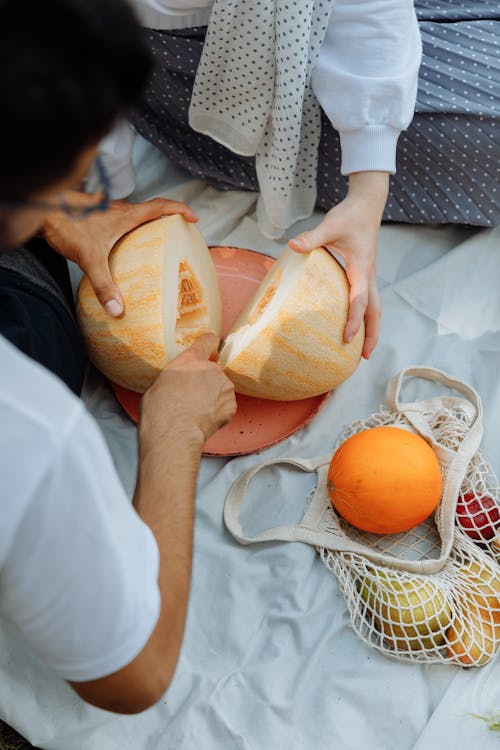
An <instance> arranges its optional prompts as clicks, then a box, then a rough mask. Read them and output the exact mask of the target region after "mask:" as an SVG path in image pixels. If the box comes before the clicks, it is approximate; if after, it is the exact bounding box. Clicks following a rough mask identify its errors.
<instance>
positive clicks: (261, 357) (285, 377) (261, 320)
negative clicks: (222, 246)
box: [220, 248, 364, 401]
mask: <svg viewBox="0 0 500 750" xmlns="http://www.w3.org/2000/svg"><path fill="white" fill-rule="evenodd" d="M274 280H277V283H276V290H275V291H274V294H273V296H272V297H271V299H269V300H268V299H267V298H268V297H269V287H270V285H272V284H273V283H274ZM263 301H264V303H265V304H264V306H263V311H262V313H261V314H260V315H259V314H258V309H259V305H261V303H262V302H263ZM348 308H349V284H348V282H347V278H346V275H345V271H344V270H343V268H342V267H341V266H340V264H339V263H338V262H337V261H336V260H335V258H333V256H332V255H330V253H328V252H327V251H326V250H325V249H323V248H316V249H315V250H313V251H312V252H310V253H307V254H299V253H295V252H294V251H293V250H291V249H290V248H286V249H285V250H284V251H283V252H282V254H281V255H280V257H279V259H278V261H277V262H276V263H275V264H274V265H273V267H272V268H271V269H270V270H269V272H268V274H267V275H266V277H265V279H264V280H263V281H262V283H261V284H260V286H259V288H258V290H257V292H256V294H255V295H254V297H253V298H252V300H251V301H250V303H249V304H248V305H247V306H246V307H245V309H244V310H243V312H242V313H241V315H240V316H239V317H238V319H237V321H236V323H235V325H234V326H233V328H232V329H231V331H230V333H229V334H228V336H227V337H226V340H225V343H224V345H223V347H222V349H221V351H220V363H221V365H222V367H223V368H224V372H225V373H226V375H227V376H228V377H229V378H230V379H231V380H232V381H233V383H234V384H235V388H236V391H237V392H238V393H242V394H245V395H247V396H254V397H257V398H264V399H271V400H279V401H295V400H299V399H304V398H310V397H312V396H317V395H319V394H321V393H325V392H327V391H330V390H332V389H333V388H336V387H337V386H338V385H340V383H342V382H343V381H344V380H346V379H347V378H348V377H349V376H350V375H352V373H353V372H354V371H355V369H356V368H357V366H358V364H359V361H360V358H361V352H362V349H363V342H364V326H362V327H361V329H360V330H359V331H358V333H357V334H356V336H355V337H354V339H353V340H352V341H351V342H350V343H349V344H346V343H345V342H344V341H343V335H344V328H345V324H346V322H347V314H348ZM256 312H257V314H256Z"/></svg>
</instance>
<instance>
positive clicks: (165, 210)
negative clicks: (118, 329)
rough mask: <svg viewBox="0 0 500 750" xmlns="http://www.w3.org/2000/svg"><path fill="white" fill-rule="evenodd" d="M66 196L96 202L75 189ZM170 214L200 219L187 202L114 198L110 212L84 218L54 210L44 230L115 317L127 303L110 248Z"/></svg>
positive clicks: (70, 199)
mask: <svg viewBox="0 0 500 750" xmlns="http://www.w3.org/2000/svg"><path fill="white" fill-rule="evenodd" d="M65 198H66V200H67V202H68V203H74V204H75V205H83V206H85V205H92V204H93V203H95V202H96V196H95V195H89V194H87V193H80V192H77V191H75V190H70V191H68V192H67V194H66V196H65ZM171 214H182V216H184V218H185V219H186V221H193V222H194V221H197V220H198V219H197V217H196V214H194V213H193V211H192V210H191V209H190V208H189V206H186V204H185V203H179V202H177V201H170V200H166V199H165V198H153V200H150V201H146V202H145V203H135V204H134V203H124V202H122V201H111V203H110V206H109V209H108V210H107V211H96V212H95V213H92V214H89V215H88V216H87V217H84V218H82V219H72V218H70V217H69V216H66V215H65V214H64V213H62V212H61V211H54V212H52V213H51V214H50V215H49V217H48V219H47V220H46V222H45V224H44V226H43V228H42V232H43V236H44V237H45V239H46V240H47V242H48V243H49V245H50V246H51V247H52V248H53V249H54V250H56V251H57V252H58V253H60V255H63V256H64V257H65V258H68V260H72V261H74V262H75V263H77V264H78V265H79V266H80V268H81V269H82V270H83V271H84V272H85V273H86V274H87V276H88V277H89V279H90V282H91V284H92V286H93V287H94V290H95V293H96V295H97V298H98V299H99V301H100V303H101V305H102V306H103V307H104V309H105V310H106V312H107V313H108V314H109V315H112V316H115V317H116V316H118V315H121V314H122V312H123V310H124V303H123V297H122V295H121V293H120V290H119V289H118V287H117V286H116V284H115V283H114V281H113V279H112V277H111V273H110V270H109V262H108V258H109V254H110V252H111V248H112V247H113V245H114V244H115V243H116V242H118V240H119V239H120V238H121V237H123V235H124V234H127V232H130V231H131V230H132V229H135V228H136V227H138V226H139V225H140V224H144V223H145V222H147V221H152V220H153V219H158V218H160V216H166V215H171Z"/></svg>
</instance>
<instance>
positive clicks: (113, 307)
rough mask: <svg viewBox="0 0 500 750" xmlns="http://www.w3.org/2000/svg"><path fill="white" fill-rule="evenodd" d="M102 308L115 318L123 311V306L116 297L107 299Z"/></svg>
mask: <svg viewBox="0 0 500 750" xmlns="http://www.w3.org/2000/svg"><path fill="white" fill-rule="evenodd" d="M104 309H105V310H106V312H107V313H108V315H111V316H112V317H113V318H117V317H118V316H119V315H121V314H122V312H123V306H122V305H121V304H120V303H119V302H118V300H116V299H108V301H107V302H105V303H104Z"/></svg>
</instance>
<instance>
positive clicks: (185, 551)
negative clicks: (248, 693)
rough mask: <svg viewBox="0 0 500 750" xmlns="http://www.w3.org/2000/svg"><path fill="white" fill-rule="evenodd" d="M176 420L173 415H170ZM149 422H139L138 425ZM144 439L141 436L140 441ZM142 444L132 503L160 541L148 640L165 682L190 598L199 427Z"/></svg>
mask: <svg viewBox="0 0 500 750" xmlns="http://www.w3.org/2000/svg"><path fill="white" fill-rule="evenodd" d="M172 424H175V420H172ZM145 429H147V426H143V427H141V431H144V430H145ZM142 442H143V443H144V442H146V441H145V440H143V441H142ZM150 443H151V441H148V444H149V445H148V447H147V448H144V446H143V445H142V446H141V447H140V451H139V453H140V455H139V472H138V481H137V486H136V490H135V494H134V500H133V503H134V506H135V508H136V510H137V512H138V514H139V515H140V517H141V518H142V520H143V521H144V522H145V523H146V524H147V525H148V526H149V527H150V528H151V530H152V532H153V534H154V536H155V538H156V541H157V543H158V548H159V554H160V572H159V579H158V584H159V588H160V596H161V610H160V617H159V620H158V623H157V625H156V628H155V631H154V633H153V636H152V638H151V642H150V644H149V646H150V648H151V649H152V651H153V653H155V654H156V658H157V659H159V660H160V661H161V662H162V667H163V670H162V671H163V673H164V675H167V676H168V682H170V679H171V678H172V676H173V673H174V671H175V665H176V663H177V658H178V655H179V651H180V648H181V644H182V637H183V632H184V624H185V619H186V613H187V605H188V599H189V587H190V577H191V559H192V549H193V524H194V499H195V493H196V477H197V473H198V467H199V462H200V458H201V452H202V444H203V440H202V436H201V433H199V431H192V430H191V431H186V432H185V433H183V432H182V429H181V430H179V428H178V423H177V427H176V428H173V429H170V430H165V431H164V433H163V434H162V435H161V438H160V439H159V440H158V441H157V443H156V444H155V445H151V444H150Z"/></svg>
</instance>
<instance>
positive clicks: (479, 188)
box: [133, 0, 500, 226]
mask: <svg viewBox="0 0 500 750" xmlns="http://www.w3.org/2000/svg"><path fill="white" fill-rule="evenodd" d="M415 7H416V10H417V15H418V19H419V25H420V30H421V34H422V41H423V60H422V66H421V69H420V77H419V90H418V96H417V104H416V113H415V117H414V119H413V122H412V124H411V126H410V127H409V128H408V130H407V131H405V132H403V133H402V135H401V137H400V139H399V144H398V153H397V173H396V174H395V175H393V176H392V177H391V189H390V195H389V199H388V202H387V206H386V209H385V213H384V219H385V220H387V221H397V222H409V223H414V224H418V223H422V224H423V223H425V224H440V223H452V224H471V225H476V226H499V225H500V199H499V198H500V4H499V2H498V0H495V2H490V1H489V0H482V1H481V2H478V1H477V0H474V1H468V0H462V2H456V0H450V1H449V2H448V0H434V1H432V2H431V0H417V2H416V3H415ZM147 35H148V39H149V43H150V46H151V50H152V52H153V55H154V59H155V67H154V71H153V75H152V77H151V80H150V83H149V86H148V89H147V92H146V97H145V102H144V105H143V107H142V109H141V110H140V111H139V112H136V113H135V114H134V116H133V123H134V125H135V127H136V128H137V130H138V131H139V132H140V133H141V135H143V136H144V137H145V138H147V139H148V140H150V141H151V142H152V143H154V144H155V145H156V146H157V147H158V148H159V149H160V150H161V151H163V152H164V153H165V154H166V155H167V156H168V157H169V158H171V159H172V160H173V161H175V162H176V163H178V164H180V165H182V166H183V167H185V168H186V169H187V170H188V171H189V172H190V173H191V174H193V175H194V176H196V177H201V178H203V179H204V180H206V181H207V182H209V183H210V184H213V185H215V186H216V187H219V188H222V189H234V188H237V189H246V190H258V183H257V178H256V172H255V159H254V158H253V157H246V156H239V155H237V154H235V153H233V152H231V151H230V150H229V149H227V148H225V147H224V146H222V145H221V144H219V143H217V142H215V141H214V140H212V139H211V138H209V137H208V136H206V135H200V134H199V133H196V132H195V131H194V130H192V129H191V128H190V127H189V125H188V109H189V103H190V99H191V92H192V87H193V81H194V76H195V73H196V70H197V66H198V62H199V59H200V56H201V52H202V49H203V43H204V36H205V29H204V28H198V29H186V30H182V31H175V32H168V31H163V32H162V31H148V32H147ZM346 184H347V183H346V180H345V178H344V177H342V176H341V174H340V146H339V138H338V134H337V133H336V132H335V130H334V129H333V127H332V126H331V124H330V123H329V121H328V120H327V118H326V117H325V116H324V114H323V113H322V120H321V140H320V145H319V154H318V170H317V191H318V198H317V203H318V206H319V207H320V208H322V209H325V210H327V209H329V208H331V206H332V205H334V204H335V203H337V202H338V201H339V200H341V199H342V198H343V197H344V195H345V192H346Z"/></svg>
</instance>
